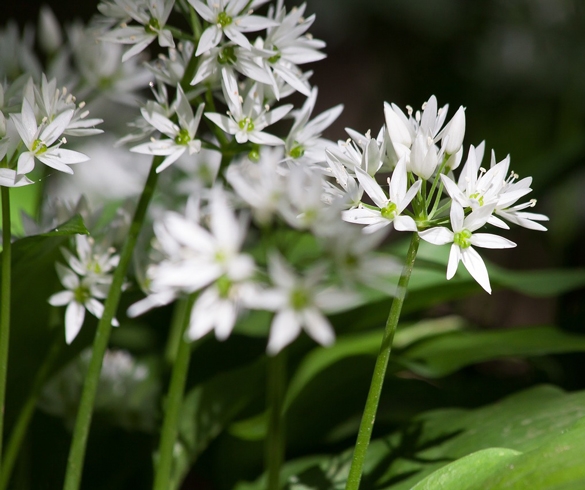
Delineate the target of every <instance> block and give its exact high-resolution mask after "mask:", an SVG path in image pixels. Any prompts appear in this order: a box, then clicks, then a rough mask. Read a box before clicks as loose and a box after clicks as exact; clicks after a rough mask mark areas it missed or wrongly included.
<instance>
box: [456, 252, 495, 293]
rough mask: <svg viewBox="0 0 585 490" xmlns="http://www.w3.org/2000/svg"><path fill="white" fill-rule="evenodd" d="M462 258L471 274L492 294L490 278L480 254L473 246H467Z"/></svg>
mask: <svg viewBox="0 0 585 490" xmlns="http://www.w3.org/2000/svg"><path fill="white" fill-rule="evenodd" d="M461 260H462V261H463V265H464V266H465V268H466V269H467V270H468V271H469V273H470V274H471V276H472V277H473V278H474V279H475V280H476V281H477V282H478V283H479V285H480V286H481V287H482V288H484V289H485V290H486V291H487V292H488V293H490V294H491V293H492V288H491V286H490V278H489V275H488V271H487V269H486V266H485V263H484V262H483V259H482V258H481V257H480V255H479V254H478V253H477V252H476V251H475V250H474V249H473V248H472V247H467V248H465V249H463V250H462V251H461Z"/></svg>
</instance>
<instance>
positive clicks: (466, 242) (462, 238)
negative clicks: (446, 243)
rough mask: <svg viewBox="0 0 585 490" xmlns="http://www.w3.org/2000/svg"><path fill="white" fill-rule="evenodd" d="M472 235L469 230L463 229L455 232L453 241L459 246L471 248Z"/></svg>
mask: <svg viewBox="0 0 585 490" xmlns="http://www.w3.org/2000/svg"><path fill="white" fill-rule="evenodd" d="M471 235H472V233H471V232H470V231H469V230H461V231H458V232H457V233H455V234H454V236H453V243H454V244H455V245H458V246H459V248H469V247H470V246H471Z"/></svg>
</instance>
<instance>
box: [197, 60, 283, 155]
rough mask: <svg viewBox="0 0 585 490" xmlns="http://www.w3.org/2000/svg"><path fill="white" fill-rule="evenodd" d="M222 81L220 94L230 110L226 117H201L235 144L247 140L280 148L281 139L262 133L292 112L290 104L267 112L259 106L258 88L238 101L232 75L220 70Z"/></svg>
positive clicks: (254, 88)
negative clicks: (232, 137)
mask: <svg viewBox="0 0 585 490" xmlns="http://www.w3.org/2000/svg"><path fill="white" fill-rule="evenodd" d="M222 80H223V92H224V95H225V98H226V102H227V104H228V107H229V109H230V111H229V113H228V115H229V117H226V116H223V115H222V114H217V113H215V112H206V113H205V116H206V117H207V118H208V119H210V120H211V121H212V122H214V123H215V124H217V125H218V126H219V127H220V128H221V129H223V130H224V131H225V132H226V133H228V134H233V135H235V137H236V141H237V142H238V143H246V142H247V141H251V142H252V143H257V144H260V145H270V146H278V145H283V144H284V141H283V140H281V139H280V138H278V137H277V136H273V135H271V134H269V133H265V132H264V131H262V130H263V129H264V128H265V127H266V126H269V125H271V124H274V123H275V122H277V121H280V120H281V119H282V118H283V117H284V116H286V115H287V114H288V113H289V112H290V110H291V109H292V107H293V106H292V104H286V105H283V106H280V107H277V108H276V109H274V110H270V108H269V107H268V106H264V105H263V97H262V86H259V85H257V84H254V85H252V87H251V88H250V90H249V91H248V93H247V95H246V98H245V99H244V100H242V99H241V97H240V92H239V90H238V83H237V80H236V78H235V76H234V74H233V73H232V72H230V71H228V70H226V69H225V68H223V69H222Z"/></svg>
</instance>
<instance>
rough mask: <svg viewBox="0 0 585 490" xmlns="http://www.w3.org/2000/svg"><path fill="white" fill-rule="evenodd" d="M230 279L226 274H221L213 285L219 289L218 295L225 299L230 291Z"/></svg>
mask: <svg viewBox="0 0 585 490" xmlns="http://www.w3.org/2000/svg"><path fill="white" fill-rule="evenodd" d="M232 284H233V283H232V281H230V280H229V279H228V278H227V277H226V276H221V277H220V278H219V279H218V280H217V281H216V282H215V285H216V286H217V290H218V291H219V297H220V298H223V299H226V298H227V297H228V295H229V293H230V290H231V288H232Z"/></svg>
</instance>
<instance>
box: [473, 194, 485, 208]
mask: <svg viewBox="0 0 585 490" xmlns="http://www.w3.org/2000/svg"><path fill="white" fill-rule="evenodd" d="M469 198H470V199H475V200H476V201H477V202H478V203H479V205H480V206H483V204H484V200H483V196H482V195H481V194H480V193H479V192H476V193H475V194H471V196H469Z"/></svg>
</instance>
